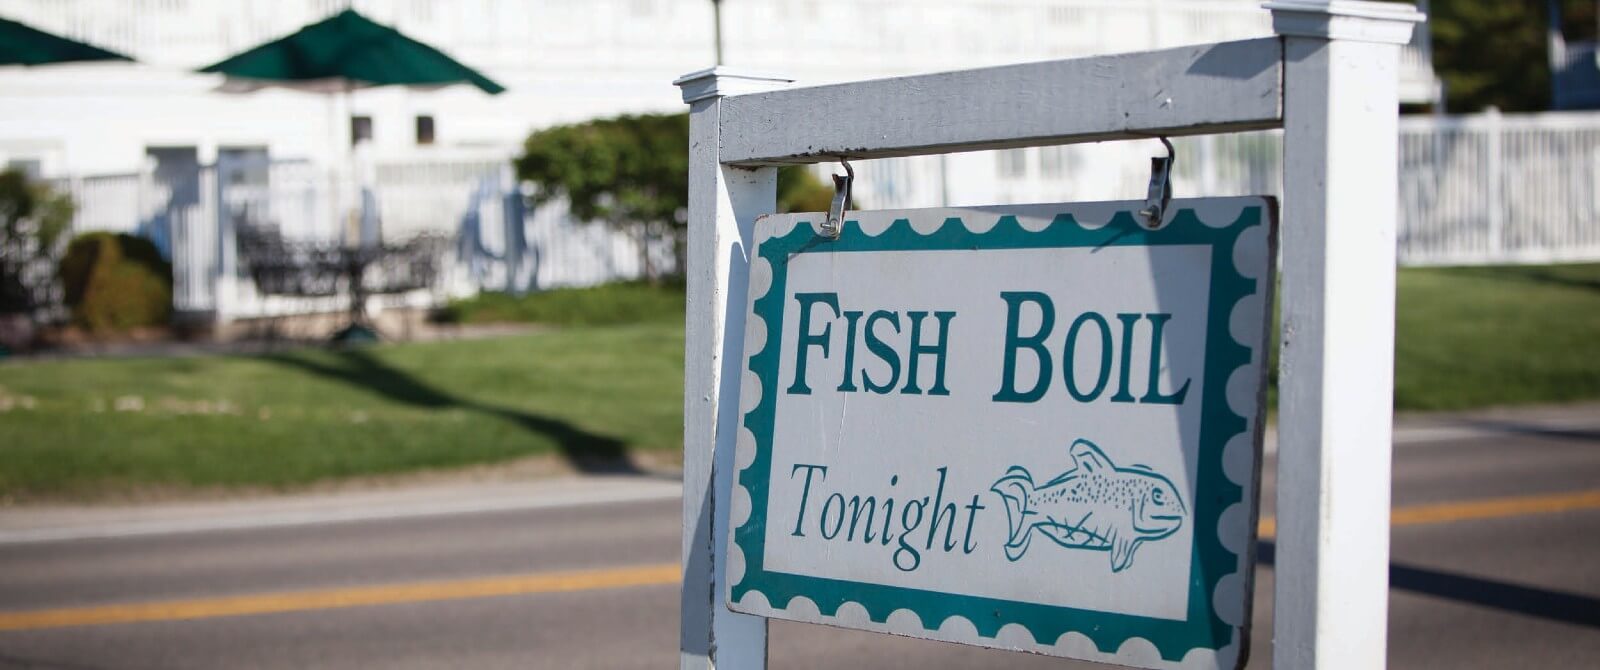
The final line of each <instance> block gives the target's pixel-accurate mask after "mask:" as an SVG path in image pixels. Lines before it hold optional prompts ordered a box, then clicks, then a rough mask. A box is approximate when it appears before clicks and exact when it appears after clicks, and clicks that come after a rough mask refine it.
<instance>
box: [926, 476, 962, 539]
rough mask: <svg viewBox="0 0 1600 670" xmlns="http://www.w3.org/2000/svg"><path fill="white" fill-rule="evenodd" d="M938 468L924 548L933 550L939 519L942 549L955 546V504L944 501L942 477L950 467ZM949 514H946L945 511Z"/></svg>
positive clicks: (937, 533)
mask: <svg viewBox="0 0 1600 670" xmlns="http://www.w3.org/2000/svg"><path fill="white" fill-rule="evenodd" d="M938 470H939V487H938V488H936V489H934V491H933V522H932V523H930V524H928V542H927V545H926V546H924V547H923V548H924V549H927V550H928V551H933V538H935V537H937V536H938V535H939V521H940V520H944V521H945V522H946V523H945V525H944V542H943V545H944V550H945V551H950V550H951V549H954V548H955V546H956V542H955V534H956V504H955V503H953V502H952V503H947V502H944V478H945V475H946V474H947V473H948V472H949V470H950V468H945V467H941V468H939V469H938ZM947 511H948V512H949V515H948V516H946V514H945V513H946V512H947Z"/></svg>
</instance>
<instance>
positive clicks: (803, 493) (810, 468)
mask: <svg viewBox="0 0 1600 670" xmlns="http://www.w3.org/2000/svg"><path fill="white" fill-rule="evenodd" d="M801 468H804V469H805V471H806V483H805V486H804V487H803V488H801V489H800V511H799V512H797V513H796V514H795V515H794V532H793V533H790V535H793V536H795V537H805V533H802V532H800V522H801V521H804V520H805V518H806V501H807V499H809V498H810V497H811V475H813V474H815V473H816V472H817V471H818V470H821V471H822V478H823V479H827V478H828V466H826V465H808V464H805V463H796V464H795V466H794V468H792V469H790V470H789V478H790V479H794V473H795V472H796V471H798V470H800V469H801Z"/></svg>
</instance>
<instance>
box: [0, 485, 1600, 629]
mask: <svg viewBox="0 0 1600 670" xmlns="http://www.w3.org/2000/svg"><path fill="white" fill-rule="evenodd" d="M1595 508H1600V490H1592V491H1579V492H1575V493H1564V494H1556V495H1543V496H1527V497H1517V498H1493V499H1488V500H1473V501H1465V502H1450V503H1439V504H1432V505H1414V506H1410V507H1400V508H1396V509H1395V510H1394V512H1393V514H1392V516H1391V517H1390V523H1392V524H1393V525H1395V526H1412V525H1421V524H1432V523H1447V522H1451V521H1466V520H1471V519H1497V518H1505V517H1513V516H1525V515H1529V514H1548V513H1552V512H1566V511H1571V510H1579V509H1595ZM1276 530H1277V524H1276V520H1275V519H1273V518H1272V517H1267V518H1265V519H1262V520H1261V526H1260V528H1259V533H1260V535H1261V537H1263V538H1269V537H1272V536H1273V535H1274V532H1275V531H1276ZM681 579H682V573H681V572H680V570H679V567H678V565H677V564H675V563H657V564H652V565H637V566H628V567H621V568H604V569H596V570H576V571H570V572H538V573H530V574H520V575H503V576H499V577H484V578H476V579H455V580H441V581H431V582H414V583H410V584H380V585H376V586H355V587H345V588H332V589H312V590H305V591H285V592H280V593H257V594H245V595H238V596H223V597H218V598H195V599H190V600H167V601H155V602H138V603H126V604H120V605H96V606H89V607H64V608H60V609H47V610H29V611H21V612H0V631H12V630H31V629H39V628H61V627H66V626H88V625H95V624H114V623H137V622H141V621H180V620H184V619H208V618H213V617H225V616H239V615H244V614H271V613H275V612H296V611H305V610H322V609H334V608H340V607H360V606H363V605H389V604H396V603H416V602H431V601H440V600H462V599H468V598H486V597H491V596H513V595H528V594H535V593H563V592H573V591H592V590H598V589H617V588H626V587H630V586H667V585H673V584H677V583H679V581H680V580H681Z"/></svg>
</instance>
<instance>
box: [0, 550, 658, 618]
mask: <svg viewBox="0 0 1600 670" xmlns="http://www.w3.org/2000/svg"><path fill="white" fill-rule="evenodd" d="M682 578H683V573H682V572H680V571H679V569H678V565H677V564H676V563H658V564H654V565H640V566H630V567H625V568H609V569H600V570H580V571H572V572H540V573H532V574H521V575H505V576H500V577H486V578H479V579H456V580H443V581H432V582H416V583H411V584H383V585H378V586H356V587H348V588H334V589H314V590H308V591H286V592H280V593H261V594H248V595H239V596H224V597H221V598H196V599H192V600H167V601H157V602H142V603H127V604H122V605H99V606H94V607H64V608H61V609H48V610H32V611H23V612H0V631H7V630H29V629H37V628H59V627H63V626H86V625H93V624H109V623H135V622H140V621H178V620H183V619H207V618H212V617H224V616H238V615H241V614H269V613H273V612H293V611H299V610H320V609H333V608H339V607H359V606H362V605H387V604H394V603H411V602H427V601H437V600H461V599H465V598H484V597H490V596H512V595H525V594H530V593H561V592H570V591H590V590H595V589H616V588H623V587H628V586H662V585H667V584H677V583H678V582H679V581H680V580H681V579H682Z"/></svg>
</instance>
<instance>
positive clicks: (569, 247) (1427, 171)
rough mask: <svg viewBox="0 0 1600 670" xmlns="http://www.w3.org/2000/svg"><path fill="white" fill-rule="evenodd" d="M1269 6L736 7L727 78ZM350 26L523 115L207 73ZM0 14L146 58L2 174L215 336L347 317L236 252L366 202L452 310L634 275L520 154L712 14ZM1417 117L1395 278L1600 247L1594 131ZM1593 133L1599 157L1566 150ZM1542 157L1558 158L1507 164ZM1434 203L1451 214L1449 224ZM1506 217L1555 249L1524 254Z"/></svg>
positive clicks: (336, 3) (1103, 183)
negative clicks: (1553, 176) (388, 30)
mask: <svg viewBox="0 0 1600 670" xmlns="http://www.w3.org/2000/svg"><path fill="white" fill-rule="evenodd" d="M1424 4H1425V3H1424ZM1259 5H1260V2H1259V0H724V1H723V2H722V24H723V31H722V35H723V42H724V45H723V54H724V59H723V60H724V62H725V63H727V64H729V65H733V66H739V67H744V68H751V69H758V70H764V71H768V72H772V73H775V74H781V75H784V76H788V77H792V78H794V79H795V80H796V83H797V84H800V85H807V84H819V83H828V82H833V81H841V80H852V79H862V78H873V77H885V76H893V75H902V74H912V73H921V72H931V71H941V70H953V69H962V68H970V67H978V66H985V65H997V64H1004V63H1015V62H1025V61H1035V60H1045V59H1054V58H1067V57H1073V56H1082V55H1088V54H1099V53H1112V52H1124V51H1137V50H1145V49H1151V48H1157V47H1167V46H1178V45H1183V44H1193V43H1204V42H1216V41H1224V40H1231V39H1243V38H1249V37H1258V36H1266V35H1271V34H1272V32H1271V27H1270V15H1269V14H1268V12H1266V11H1265V10H1262V9H1261V8H1260V7H1259ZM346 6H353V8H354V9H356V10H357V11H360V12H361V13H363V14H365V15H367V16H368V17H370V18H372V19H374V20H377V21H379V22H382V23H386V24H389V25H392V26H394V27H396V28H398V29H399V30H400V31H401V32H403V33H405V34H407V35H409V36H411V37H414V38H416V39H419V40H422V41H424V42H427V43H429V44H432V45H434V46H436V47H438V48H440V49H442V50H443V51H445V52H447V53H449V54H450V55H451V56H453V57H455V58H456V59H457V60H460V61H461V62H463V63H465V64H467V65H469V66H471V67H473V68H475V69H478V70H479V71H481V72H483V73H484V74H486V75H488V76H489V77H490V78H492V79H494V80H495V81H497V82H499V83H500V84H502V85H504V86H505V87H506V88H507V89H508V90H507V92H505V93H503V94H501V95H498V96H489V95H486V94H484V93H482V92H480V91H478V90H477V89H475V88H472V87H469V86H453V87H448V88H443V89H435V90H412V89H407V88H401V87H388V88H379V89H367V90H361V91H358V92H356V93H355V94H354V96H353V98H352V99H351V100H350V101H349V104H348V107H347V106H346V103H345V101H344V98H342V97H340V96H328V95H320V94H315V93H304V92H295V91H289V90H283V89H271V88H269V89H265V90H259V91H256V92H253V93H240V92H235V91H233V90H231V89H233V88H234V86H232V85H230V84H229V83H228V82H225V80H224V79H223V78H222V77H220V76H216V75H202V74H196V73H194V70H196V69H197V68H200V67H203V66H205V65H208V64H211V63H213V62H216V61H219V60H221V59H223V58H225V57H227V56H229V55H232V54H234V53H237V52H239V51H242V50H244V49H247V48H250V47H252V46H255V45H257V44H260V43H262V42H265V41H268V40H271V39H275V38H277V37H280V36H283V35H286V34H288V33H290V32H293V31H294V30H297V29H298V28H300V27H301V26H303V25H305V24H308V23H312V22H315V21H318V20H320V19H322V18H325V17H327V16H329V15H332V14H333V13H336V12H338V11H340V10H341V9H344V8H345V7H346ZM0 16H4V17H6V18H9V19H13V20H18V21H22V22H24V23H28V24H30V25H33V26H36V27H38V28H40V29H43V30H46V31H50V32H54V33H56V34H60V35H64V36H67V37H71V38H75V39H79V40H82V41H86V42H89V43H92V44H95V45H97V46H102V47H105V48H109V49H112V50H116V51H119V52H122V53H126V54H128V55H130V56H132V57H134V58H136V59H137V60H138V63H135V64H129V63H102V64H79V65H60V66H47V67H37V68H18V67H8V68H0V120H3V123H0V165H11V166H19V167H23V168H26V169H29V170H33V171H35V172H36V173H38V174H40V175H43V176H45V177H49V178H54V179H58V180H60V183H62V184H64V185H66V187H68V188H70V189H71V190H72V192H73V195H74V197H75V199H76V201H77V203H78V206H79V214H78V217H77V221H76V225H77V226H78V227H79V228H80V229H113V230H129V231H132V230H138V231H141V232H143V233H145V234H147V235H150V236H152V237H155V238H157V239H158V240H159V241H160V242H161V243H162V244H164V245H167V246H168V247H169V248H170V250H171V253H172V256H173V260H174V266H175V275H176V277H175V296H174V300H175V302H176V304H177V307H178V309H179V310H180V311H181V312H189V313H193V314H202V315H206V316H208V317H209V318H213V319H215V320H217V321H228V320H232V319H241V318H250V317H255V316H267V315H272V314H283V313H290V312H304V311H308V310H313V311H314V310H334V309H339V307H340V303H339V301H338V300H337V299H334V297H327V296H324V298H319V299H314V300H309V301H308V300H307V299H288V298H285V297H283V296H269V295H265V294H264V293H265V292H264V291H259V290H257V287H256V286H255V283H254V280H253V279H252V277H251V275H250V271H249V262H248V259H243V260H241V258H240V257H239V250H238V247H237V244H236V239H237V233H238V229H239V227H240V226H244V225H255V224H261V223H263V222H265V223H266V224H270V226H271V227H273V228H274V229H277V230H281V231H282V232H283V233H284V234H285V235H287V236H291V237H296V238H302V239H321V240H336V239H339V238H340V237H341V236H343V237H345V238H347V239H348V236H350V235H351V234H353V233H355V232H357V231H356V230H353V229H357V228H359V226H360V225H361V222H358V221H355V220H354V218H353V216H352V214H351V212H352V211H355V210H357V209H360V208H361V204H362V203H365V204H366V205H367V206H368V207H367V209H368V211H372V210H374V209H375V210H376V213H377V217H378V218H379V219H381V222H382V223H381V226H382V230H383V235H384V237H385V239H403V238H404V237H406V236H408V235H411V234H413V233H417V232H427V231H432V232H437V233H443V234H445V235H448V236H452V237H453V238H455V239H457V240H458V241H459V242H460V244H459V245H458V246H457V251H456V253H455V254H454V255H453V258H452V259H451V260H450V261H449V263H450V270H449V274H450V281H449V282H448V284H449V286H448V287H447V289H441V290H445V291H446V292H457V293H459V292H462V291H470V290H475V289H477V288H480V287H492V288H509V289H513V290H521V289H525V288H530V287H539V286H553V285H560V284H581V283H589V282H594V281H601V280H604V279H609V278H615V277H618V276H628V275H630V274H633V273H636V272H638V269H639V263H637V260H638V255H639V250H638V249H639V247H638V245H637V244H636V243H635V241H633V240H630V239H625V238H621V237H619V236H618V235H616V234H613V233H611V232H610V231H607V230H602V229H595V228H594V227H589V226H584V225H582V223H581V222H575V221H571V220H570V217H567V216H566V215H565V213H564V212H562V211H557V210H555V209H551V208H545V209H543V210H541V211H539V212H532V213H526V214H524V213H522V212H521V211H520V210H519V209H518V208H517V207H516V206H515V201H517V200H518V198H516V196H515V191H516V186H515V184H513V183H512V180H511V178H510V176H509V174H508V170H507V169H506V165H507V159H508V158H509V157H510V156H512V155H514V154H515V153H516V151H517V150H518V148H519V146H520V144H521V142H522V140H523V139H524V138H525V137H526V136H527V134H528V133H529V132H530V131H532V130H536V129H538V128H542V127H547V126H549V125H552V124H557V123H563V122H573V121H580V120H585V119H590V118H595V117H604V116H613V115H617V114H622V113H637V112H678V111H683V109H684V106H683V104H682V103H681V100H680V97H679V92H678V90H677V89H676V88H675V87H674V86H673V85H672V83H671V82H672V80H673V79H674V78H676V77H677V76H679V75H682V74H684V73H687V72H690V71H693V70H697V69H701V68H704V67H706V66H708V65H710V64H712V62H713V61H714V58H715V56H714V53H715V50H714V30H713V25H714V21H713V4H712V2H711V0H450V1H446V0H355V1H354V2H344V1H340V0H230V1H221V0H218V1H204V0H0ZM1416 35H1417V37H1416V38H1415V39H1414V41H1413V44H1412V45H1410V46H1409V47H1407V48H1406V49H1405V50H1404V51H1403V56H1402V69H1401V94H1402V99H1403V100H1404V101H1405V102H1408V103H1413V104H1429V103H1434V102H1436V101H1437V100H1438V97H1439V92H1440V87H1439V83H1438V80H1437V78H1436V77H1435V76H1434V73H1433V69H1432V66H1431V59H1430V56H1429V49H1428V31H1427V30H1426V29H1425V28H1423V29H1419V30H1418V31H1417V33H1416ZM1084 94H1085V95H1093V94H1094V92H1093V91H1085V92H1084ZM860 104H861V105H865V106H870V105H871V104H872V101H870V100H863V101H860ZM1497 118H1498V117H1497ZM1413 121H1414V122H1413V123H1409V124H1406V125H1404V126H1403V127H1402V135H1406V134H1407V133H1410V135H1406V137H1402V140H1403V142H1402V156H1401V160H1402V162H1403V163H1405V165H1406V168H1405V169H1404V170H1402V175H1401V177H1402V184H1401V200H1402V202H1401V207H1402V212H1401V226H1402V234H1401V244H1402V247H1401V255H1402V259H1404V260H1406V261H1407V262H1484V261H1486V260H1490V259H1498V258H1503V257H1504V256H1503V254H1505V253H1509V252H1508V251H1507V250H1512V251H1515V250H1516V249H1515V244H1514V242H1515V240H1517V239H1530V240H1535V241H1538V244H1537V245H1534V246H1533V247H1529V248H1530V249H1532V251H1531V252H1528V253H1530V254H1531V255H1530V256H1528V257H1541V258H1546V257H1552V256H1551V254H1550V253H1549V252H1548V250H1549V249H1556V250H1557V251H1562V250H1570V249H1585V250H1588V251H1583V252H1582V253H1585V254H1587V253H1595V254H1600V235H1596V234H1592V231H1594V230H1595V228H1596V227H1595V226H1593V225H1592V224H1593V222H1594V221H1595V220H1597V218H1600V216H1597V215H1595V212H1596V211H1600V200H1597V199H1596V198H1594V197H1593V196H1594V189H1593V183H1592V182H1593V181H1594V180H1593V179H1589V177H1586V176H1584V175H1589V174H1590V173H1591V172H1593V173H1594V175H1592V176H1594V177H1595V179H1600V158H1596V157H1595V156H1594V155H1593V154H1594V153H1595V151H1594V145H1595V144H1596V142H1595V141H1594V138H1595V137H1600V134H1597V133H1595V132H1590V130H1589V129H1590V128H1591V127H1593V129H1596V130H1600V122H1592V120H1591V119H1576V118H1565V119H1557V120H1552V121H1548V122H1547V121H1545V120H1541V119H1522V120H1509V119H1508V121H1515V124H1513V126H1514V127H1515V128H1520V129H1522V130H1518V131H1516V132H1524V134H1527V133H1544V134H1543V135H1539V137H1545V136H1548V137H1550V138H1551V140H1550V141H1548V142H1544V141H1542V140H1541V141H1540V142H1527V143H1522V144H1516V143H1511V142H1507V143H1503V144H1502V143H1500V142H1499V141H1498V140H1496V139H1494V138H1496V137H1499V136H1500V134H1501V133H1502V132H1511V131H1503V130H1502V125H1500V124H1499V122H1498V121H1494V120H1491V122H1486V123H1471V124H1462V123H1446V122H1444V121H1438V122H1437V123H1436V122H1434V121H1429V120H1425V119H1414V120H1413ZM358 126H359V127H361V128H363V129H370V133H367V132H360V133H359V134H361V135H364V136H368V137H366V138H365V140H364V141H363V142H362V143H361V144H360V147H359V149H357V150H355V151H354V152H352V149H351V144H352V142H351V137H352V135H353V134H357V131H355V130H354V128H355V127H358ZM1507 127H1512V126H1507ZM1580 127H1581V128H1582V129H1584V130H1583V132H1585V133H1588V134H1585V135H1583V136H1582V137H1584V138H1589V139H1584V140H1583V141H1581V142H1576V143H1574V142H1567V141H1565V140H1563V139H1561V138H1562V137H1566V136H1565V135H1560V133H1577V132H1579V131H1578V130H1577V129H1578V128H1580ZM1551 133H1555V134H1551ZM1528 136H1529V137H1533V135H1528ZM1408 137H1409V138H1410V139H1407V138H1408ZM1574 137H1576V135H1574ZM1276 142H1277V140H1276V136H1275V135H1272V134H1270V133H1263V134H1246V135H1234V136H1223V137H1197V138H1183V139H1182V140H1180V141H1179V142H1178V149H1179V160H1178V162H1177V168H1176V174H1175V179H1176V183H1177V185H1178V194H1179V195H1180V196H1185V195H1193V194H1197V193H1205V194H1211V195H1226V194H1237V193H1245V192H1251V193H1272V192H1275V190H1276V188H1277V185H1276V183H1275V182H1274V181H1272V177H1271V175H1275V174H1276V173H1277V170H1276V161H1277V159H1278V150H1277V143H1276ZM1159 146H1160V145H1159V144H1158V143H1156V142H1155V141H1154V140H1151V141H1149V142H1133V143H1108V144H1105V145H1088V146H1074V147H1043V148H1037V149H1027V150H1018V151H1005V152H980V153H974V154H953V155H948V156H936V157H923V158H914V159H889V160H882V161H871V162H869V163H867V164H858V165H857V172H858V181H857V185H856V194H857V199H858V201H859V202H862V203H863V204H864V205H865V206H868V207H905V206H936V205H961V204H981V203H996V202H1025V201H1049V200H1062V199H1108V198H1137V197H1143V195H1144V181H1145V180H1146V178H1147V177H1148V165H1149V163H1148V161H1147V160H1146V159H1145V157H1147V156H1149V155H1151V153H1152V152H1153V151H1155V150H1158V149H1159ZM1540 146H1550V147H1558V148H1561V152H1560V153H1561V155H1560V156H1554V154H1551V155H1550V156H1546V155H1544V154H1540V155H1533V154H1531V153H1527V151H1532V149H1528V150H1527V151H1524V150H1522V149H1517V148H1516V147H1540ZM1518 151H1522V152H1523V153H1516V152H1518ZM1496 152H1501V153H1504V154H1505V156H1506V158H1505V160H1504V161H1502V160H1501V159H1500V155H1501V154H1500V153H1496ZM352 153H355V154H356V155H357V158H356V159H355V160H353V161H352V159H351V155H352ZM1546 153H1549V152H1546ZM1524 154H1526V155H1524ZM1478 156H1482V157H1483V158H1481V159H1480V158H1475V157H1478ZM1519 161H1523V162H1519ZM1526 161H1533V162H1532V163H1528V162H1526ZM1551 161H1565V162H1562V163H1560V164H1559V166H1557V169H1558V170H1559V171H1560V172H1561V173H1562V174H1569V175H1574V176H1575V178H1574V179H1572V180H1568V181H1570V182H1571V184H1567V185H1565V186H1562V188H1563V189H1566V190H1563V191H1562V192H1561V194H1559V197H1554V196H1552V197H1542V198H1540V199H1538V200H1539V202H1569V203H1580V204H1582V203H1587V204H1584V205H1583V206H1582V207H1575V206H1566V207H1562V208H1555V209H1552V212H1553V213H1552V214H1550V215H1548V216H1546V215H1544V214H1538V215H1537V216H1529V215H1523V214H1519V213H1507V212H1509V211H1510V210H1509V209H1508V210H1507V212H1501V211H1500V210H1497V209H1494V208H1495V207H1504V208H1512V207H1517V206H1522V205H1519V204H1518V203H1519V202H1521V201H1519V200H1518V199H1516V198H1509V197H1508V198H1499V199H1496V198H1495V197H1493V196H1492V195H1491V196H1489V197H1488V200H1487V201H1486V204H1484V205H1480V204H1477V203H1478V200H1477V199H1481V198H1482V197H1484V194H1486V193H1487V194H1493V193H1495V192H1497V189H1499V190H1503V189H1504V188H1505V186H1504V185H1505V184H1506V183H1515V182H1513V181H1509V180H1510V179H1512V175H1514V174H1515V171H1516V170H1519V169H1523V168H1524V167H1526V166H1529V165H1535V164H1536V166H1542V167H1538V169H1541V170H1546V171H1548V168H1550V166H1552V165H1556V164H1555V163H1552V162H1551ZM352 163H354V164H356V165H360V166H362V167H361V168H359V174H361V175H363V176H362V178H361V179H360V180H359V181H360V182H361V183H363V184H365V185H367V186H368V187H370V188H371V189H372V192H371V197H370V198H366V199H363V197H362V196H361V195H359V194H358V193H357V192H356V189H355V188H354V187H353V186H352V184H353V183H355V181H357V180H353V179H351V178H350V174H349V171H348V170H347V169H346V167H345V166H347V165H350V164H352ZM828 167H829V166H819V169H827V168H828ZM1530 174H1531V173H1530ZM1487 184H1493V185H1494V186H1486V185H1487ZM1569 186H1570V188H1568V187H1569ZM1567 191H1571V193H1568V192H1567ZM1443 200H1449V201H1450V202H1449V203H1446V204H1448V205H1449V206H1441V205H1439V204H1437V203H1439V202H1442V201H1443ZM1537 204H1538V203H1537V202H1534V203H1531V204H1530V205H1529V206H1532V205H1537ZM1580 210H1581V211H1580ZM1490 211H1493V212H1497V213H1485V212H1490ZM1541 211H1542V210H1541ZM1558 215H1559V216H1558ZM1539 217H1543V218H1544V219H1549V221H1543V220H1542V219H1541V220H1538V221H1534V219H1538V218H1539ZM1496 221H1500V222H1507V221H1509V222H1513V223H1515V224H1516V225H1525V222H1528V221H1531V222H1532V223H1528V224H1526V225H1539V226H1545V228H1543V229H1540V230H1539V231H1538V234H1536V235H1523V236H1522V237H1520V238H1519V237H1516V235H1517V234H1520V233H1517V234H1514V233H1513V232H1502V231H1501V230H1500V229H1498V228H1496V227H1495V226H1496V225H1497V224H1496V223H1495V222H1496ZM1551 231H1554V232H1551ZM1591 237H1595V238H1596V239H1589V238H1591ZM1579 238H1581V239H1579ZM1497 240H1503V241H1504V242H1505V243H1504V244H1502V243H1499V242H1497ZM1550 240H1555V241H1554V242H1551V241H1550ZM1530 244H1531V243H1530ZM1539 245H1543V246H1539ZM1518 253H1522V252H1518ZM1497 254H1502V255H1497ZM1562 257H1569V256H1562ZM439 297H441V294H440V293H439V292H438V291H435V292H434V293H433V294H432V295H421V296H415V295H414V296H411V297H410V298H408V299H413V300H415V301H428V300H436V299H438V298H439Z"/></svg>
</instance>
